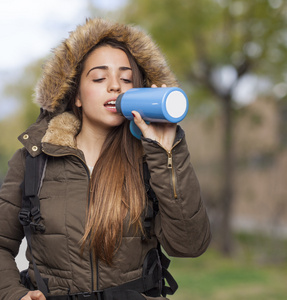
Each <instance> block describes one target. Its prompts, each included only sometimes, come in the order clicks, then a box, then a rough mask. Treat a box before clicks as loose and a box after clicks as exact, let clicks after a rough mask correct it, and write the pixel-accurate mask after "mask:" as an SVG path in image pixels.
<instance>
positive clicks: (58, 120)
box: [18, 112, 80, 157]
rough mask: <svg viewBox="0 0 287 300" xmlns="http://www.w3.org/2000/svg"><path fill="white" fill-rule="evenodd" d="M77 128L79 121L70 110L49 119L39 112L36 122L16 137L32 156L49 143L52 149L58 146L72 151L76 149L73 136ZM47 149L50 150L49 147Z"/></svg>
mask: <svg viewBox="0 0 287 300" xmlns="http://www.w3.org/2000/svg"><path fill="white" fill-rule="evenodd" d="M79 129H80V121H79V120H78V118H77V117H76V116H75V115H74V114H72V113H70V112H64V113H62V114H59V115H57V116H55V117H54V118H52V119H51V120H50V121H49V117H48V116H47V115H45V114H41V115H40V116H39V118H38V120H37V121H36V123H34V124H33V125H31V126H30V127H29V128H28V129H27V130H26V131H25V132H24V133H22V134H21V135H20V136H19V137H18V139H19V141H20V142H21V143H22V144H23V145H24V147H25V148H26V149H27V151H28V152H29V153H30V154H31V155H32V156H33V157H34V156H37V155H39V154H40V153H41V152H42V151H43V150H44V151H45V149H46V148H47V147H48V148H49V145H51V146H52V149H54V150H55V149H59V147H60V148H63V149H64V148H66V150H67V149H70V150H71V151H72V152H74V151H75V150H77V144H76V139H75V136H76V135H77V133H78V132H79ZM55 146H56V147H55ZM49 149H50V150H49V152H50V151H51V147H50V148H49ZM64 152H65V153H66V152H67V151H64Z"/></svg>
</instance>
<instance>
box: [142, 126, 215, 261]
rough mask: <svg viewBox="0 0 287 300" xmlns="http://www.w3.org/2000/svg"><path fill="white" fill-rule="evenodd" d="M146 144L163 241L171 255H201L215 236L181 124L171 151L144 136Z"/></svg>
mask: <svg viewBox="0 0 287 300" xmlns="http://www.w3.org/2000/svg"><path fill="white" fill-rule="evenodd" d="M142 143H143V147H144V150H145V154H146V161H147V164H148V168H149V171H150V175H151V179H150V185H151V187H152V189H153V190H154V192H155V194H156V196H157V199H158V202H159V212H158V214H157V216H156V218H155V234H156V236H157V238H158V240H159V242H160V243H161V245H162V246H163V248H164V249H165V251H166V252H167V254H168V255H170V256H177V257H196V256H199V255H201V254H202V253H203V252H204V251H205V250H206V248H207V247H208V245H209V242H210V239H211V233H210V225H209V220H208V216H207V213H206V209H205V207H204V205H203V202H202V199H201V193H200V187H199V183H198V180H197V177H196V175H195V172H194V170H193V167H192V165H191V163H190V154H189V151H188V148H187V144H186V140H185V136H184V132H183V130H182V129H181V128H180V127H179V126H178V130H177V137H176V139H175V143H174V146H173V148H172V150H171V151H170V153H168V152H167V151H166V150H165V149H164V148H162V147H161V146H160V145H159V144H158V143H157V142H156V141H152V140H150V139H145V138H143V139H142Z"/></svg>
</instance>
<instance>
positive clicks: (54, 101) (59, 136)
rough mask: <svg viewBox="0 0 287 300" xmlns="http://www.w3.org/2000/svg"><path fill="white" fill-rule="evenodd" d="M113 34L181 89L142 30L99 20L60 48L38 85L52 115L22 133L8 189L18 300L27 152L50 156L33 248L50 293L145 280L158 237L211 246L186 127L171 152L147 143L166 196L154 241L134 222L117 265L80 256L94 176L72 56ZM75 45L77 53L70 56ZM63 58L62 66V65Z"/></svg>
mask: <svg viewBox="0 0 287 300" xmlns="http://www.w3.org/2000/svg"><path fill="white" fill-rule="evenodd" d="M87 29H89V33H90V34H91V35H92V36H93V40H92V41H90V37H87V36H85V38H86V39H87V40H86V42H85V43H84V45H82V44H83V42H82V41H83V34H84V33H85V32H86V31H87ZM93 31H95V32H94V33H93ZM107 35H110V36H112V37H114V38H117V39H119V40H123V41H125V42H126V43H127V45H128V46H129V47H130V51H131V52H132V54H133V55H134V56H135V58H136V59H137V61H138V63H139V64H140V65H141V66H142V67H143V68H144V70H145V71H146V74H147V75H146V76H147V78H146V84H147V86H150V84H151V83H156V84H158V85H161V84H162V83H167V84H168V85H176V81H175V79H174V77H173V75H172V73H171V72H170V71H169V69H168V67H167V65H166V63H165V61H164V59H163V57H162V56H161V54H160V52H159V51H158V49H157V47H156V46H155V45H154V44H153V43H152V41H151V40H150V39H149V37H147V36H146V35H145V34H144V33H143V32H141V31H140V30H139V29H131V28H129V27H126V26H122V25H119V24H116V25H115V24H112V23H109V22H106V21H103V20H90V21H87V24H85V25H84V26H82V27H79V28H78V29H77V30H76V32H75V33H72V34H71V36H70V37H69V38H68V39H67V40H66V41H64V42H63V44H62V45H61V46H60V47H59V48H58V50H56V51H55V55H54V56H53V57H52V58H51V59H50V61H48V62H47V64H46V65H45V67H44V75H43V77H42V79H41V81H40V82H39V84H38V86H37V98H36V101H37V102H38V103H39V104H40V105H41V106H42V108H43V112H42V113H41V115H40V117H39V118H38V120H37V122H36V123H35V124H33V125H32V126H30V127H29V128H28V129H27V130H26V131H25V132H24V133H23V134H22V135H21V136H20V137H19V140H20V141H21V142H22V143H23V146H24V147H23V148H22V149H20V150H18V151H17V152H16V153H15V154H14V156H13V158H12V159H11V160H10V162H9V170H8V173H7V175H6V178H5V181H4V183H3V185H2V187H1V190H0V300H18V299H20V298H21V297H22V296H23V295H25V294H26V293H27V292H28V290H27V289H26V288H25V287H24V286H23V285H21V284H20V278H19V270H18V269H17V267H16V264H15V256H16V255H17V253H18V251H19V246H20V244H21V241H22V239H23V237H24V233H23V228H22V225H21V224H20V222H19V220H18V213H19V210H20V207H21V201H22V191H21V189H20V184H21V183H22V181H23V178H24V172H25V157H26V153H27V152H29V153H30V154H31V155H32V156H37V155H39V154H40V153H41V152H44V153H46V154H47V156H48V162H47V167H46V170H45V176H44V180H43V183H42V186H41V190H40V196H39V197H40V207H41V214H42V217H43V223H44V225H45V227H46V230H45V232H44V233H43V234H40V233H37V234H33V236H32V247H33V255H34V258H35V261H36V263H37V266H38V269H39V271H40V273H41V275H42V277H43V278H47V279H48V283H49V289H50V293H51V295H65V294H68V293H70V294H74V293H79V292H92V291H94V290H102V289H105V288H108V287H111V286H117V285H120V284H123V283H125V282H128V281H131V280H134V279H137V278H140V277H141V276H142V267H143V261H144V258H145V256H146V254H147V253H148V251H149V250H150V249H152V248H156V247H157V243H158V241H159V242H160V244H161V245H162V247H163V248H164V250H165V251H166V252H167V254H168V255H170V256H176V257H195V256H198V255H201V254H202V253H203V252H204V251H205V250H206V248H207V246H208V244H209V242H210V227H209V221H208V217H207V214H206V210H205V207H204V205H203V203H202V200H201V195H200V188H199V184H198V180H197V178H196V175H195V173H194V170H193V168H192V165H191V163H190V155H189V152H188V149H187V144H186V141H185V137H184V132H183V131H182V129H181V128H180V127H178V130H177V137H176V139H175V142H174V146H173V148H172V150H171V151H170V152H167V151H166V150H165V149H163V148H162V147H161V146H160V145H159V144H157V143H156V142H154V141H152V140H149V139H142V144H143V147H144V152H145V157H146V161H147V164H148V168H149V171H150V175H151V179H150V184H151V187H152V189H153V190H154V192H155V194H156V196H157V199H158V202H159V212H158V214H157V215H156V217H155V219H154V221H153V222H152V228H151V238H150V239H145V240H143V239H142V236H141V234H138V235H136V236H135V235H134V233H133V232H130V230H128V226H126V228H124V234H123V240H122V243H121V246H120V248H119V250H118V251H117V252H116V254H115V258H114V264H113V266H107V265H106V264H104V263H103V262H101V261H94V259H93V257H92V255H91V254H90V253H89V251H88V249H86V250H85V251H84V253H83V255H81V254H80V241H81V238H82V236H83V233H84V229H85V220H86V205H87V193H88V190H89V180H90V173H89V169H88V167H87V165H86V163H85V157H84V155H83V153H82V151H80V150H79V149H78V148H77V145H76V142H75V136H76V134H77V133H78V131H79V128H80V124H79V120H78V119H77V118H76V117H75V115H73V114H72V113H70V112H67V111H66V105H67V103H66V102H65V99H66V98H65V95H66V94H67V91H68V90H69V84H70V81H71V80H70V79H71V76H72V75H71V74H74V72H73V68H75V67H76V65H77V63H76V62H73V61H72V59H71V57H76V56H77V60H78V61H79V60H81V59H82V57H83V55H84V53H86V52H87V50H88V49H89V48H90V47H91V46H92V45H93V44H96V43H97V42H98V41H99V40H100V39H101V38H102V37H103V36H107ZM81 43H82V44H81ZM140 43H141V44H140ZM73 47H74V48H73ZM81 47H82V48H81ZM83 48H84V50H83ZM63 49H65V51H64V50H63ZM57 51H58V52H57ZM73 51H74V54H71V53H72V52H73ZM149 53H151V54H149ZM67 56H68V58H67ZM143 57H145V59H143ZM59 61H60V62H62V63H61V64H59ZM147 61H149V62H147ZM63 62H66V64H64V63H63ZM67 64H70V66H67ZM57 76H58V77H57ZM27 259H28V261H29V275H30V277H31V279H32V281H33V283H34V285H36V283H35V277H34V272H33V264H32V257H31V254H30V252H29V251H27ZM145 298H146V299H165V298H164V297H161V298H149V297H145Z"/></svg>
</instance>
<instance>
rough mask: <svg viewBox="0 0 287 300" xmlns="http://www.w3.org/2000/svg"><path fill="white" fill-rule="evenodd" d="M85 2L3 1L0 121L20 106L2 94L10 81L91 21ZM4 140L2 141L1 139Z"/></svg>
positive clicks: (109, 5)
mask: <svg viewBox="0 0 287 300" xmlns="http://www.w3.org/2000/svg"><path fill="white" fill-rule="evenodd" d="M124 1H125V0H93V3H94V4H96V5H98V7H99V8H101V9H104V10H116V9H118V8H119V7H120V6H121V5H122V4H123V2H124ZM87 2H88V1H84V0H1V1H0V41H1V44H0V119H1V117H4V116H7V114H9V113H10V112H12V111H13V110H14V109H15V108H16V107H17V106H18V103H17V101H16V100H15V99H7V98H5V97H4V95H3V93H2V91H3V86H4V84H5V83H7V82H8V81H15V80H17V76H19V74H20V72H21V71H23V69H24V68H25V66H27V65H29V64H30V63H32V62H33V61H35V60H37V59H39V58H42V57H45V56H46V55H48V54H49V53H50V51H51V49H52V48H54V47H56V46H57V45H58V44H59V43H60V42H61V41H62V40H63V39H64V38H66V37H67V36H68V32H69V31H72V30H74V29H75V27H76V26H77V25H78V24H82V23H84V22H85V19H86V18H87V17H91V15H90V13H89V12H88V10H87ZM0 138H1V137H0ZM26 245H27V244H26V242H25V240H24V241H23V243H22V245H21V248H20V252H19V255H18V256H17V257H16V262H17V265H18V268H19V269H20V270H23V269H25V268H27V261H26V259H25V250H26Z"/></svg>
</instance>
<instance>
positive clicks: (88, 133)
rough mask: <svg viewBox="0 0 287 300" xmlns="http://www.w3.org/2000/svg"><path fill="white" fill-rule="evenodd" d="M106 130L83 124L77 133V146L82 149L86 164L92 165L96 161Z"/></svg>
mask: <svg viewBox="0 0 287 300" xmlns="http://www.w3.org/2000/svg"><path fill="white" fill-rule="evenodd" d="M107 134H108V131H100V130H97V129H95V128H90V127H88V126H84V124H83V127H82V129H81V131H80V133H79V134H78V135H77V138H76V140H77V148H78V149H80V150H82V151H83V153H84V155H85V159H86V163H87V165H88V166H91V167H92V166H94V165H95V163H96V162H97V160H98V158H99V156H100V152H101V149H102V146H103V143H104V141H105V139H106V136H107Z"/></svg>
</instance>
